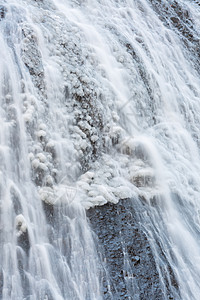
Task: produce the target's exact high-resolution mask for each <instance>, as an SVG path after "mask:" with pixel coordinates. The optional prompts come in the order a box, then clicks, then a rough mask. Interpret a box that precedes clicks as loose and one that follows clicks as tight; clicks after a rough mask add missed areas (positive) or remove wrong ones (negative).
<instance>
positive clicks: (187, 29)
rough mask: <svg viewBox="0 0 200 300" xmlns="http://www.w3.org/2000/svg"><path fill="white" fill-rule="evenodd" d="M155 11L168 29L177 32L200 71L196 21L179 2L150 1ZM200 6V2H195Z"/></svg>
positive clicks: (199, 49)
mask: <svg viewBox="0 0 200 300" xmlns="http://www.w3.org/2000/svg"><path fill="white" fill-rule="evenodd" d="M150 2H151V5H152V7H153V9H154V10H155V11H156V12H157V13H158V14H159V18H160V20H161V21H162V22H163V23H164V24H165V26H166V27H168V28H170V29H173V30H175V31H177V32H178V33H179V35H180V37H181V39H182V41H183V43H184V46H185V48H186V49H188V50H189V52H190V53H192V55H193V57H194V58H195V59H194V58H193V57H192V56H191V59H193V60H194V63H195V65H196V69H197V71H199V57H200V48H199V40H200V39H199V33H198V32H197V30H196V29H195V26H194V20H193V19H192V16H191V14H190V12H189V10H188V9H187V7H184V6H182V5H181V4H179V3H178V2H177V1H174V0H172V1H169V2H168V1H167V2H164V3H163V1H161V0H150ZM194 2H195V3H196V4H197V5H200V3H199V1H194Z"/></svg>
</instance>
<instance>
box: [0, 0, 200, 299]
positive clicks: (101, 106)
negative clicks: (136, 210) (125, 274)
mask: <svg viewBox="0 0 200 300" xmlns="http://www.w3.org/2000/svg"><path fill="white" fill-rule="evenodd" d="M199 15H200V7H199V5H198V3H197V1H188V0H178V1H168V2H167V1H162V3H161V2H160V1H156V0H154V1H153V0H151V1H150V0H149V1H148V0H137V1H130V0H119V1H115V0H107V1H104V0H98V1H94V0H85V1H81V0H59V1H58V0H53V1H50V0H43V1H32V0H28V1H27V0H26V1H25V0H19V1H15V0H7V1H3V2H2V4H1V5H0V48H1V58H0V101H1V106H0V124H1V127H0V197H1V210H0V222H1V230H0V253H1V256H0V268H1V269H0V274H3V275H2V276H1V278H0V280H1V282H2V283H1V285H0V286H2V290H0V293H1V294H0V298H1V299H4V300H7V299H13V300H17V299H27V300H28V299H31V300H32V299H56V300H58V299H74V300H75V299H87V300H89V299H91V300H93V299H102V298H103V292H102V291H101V288H100V285H101V284H100V282H101V274H100V271H99V268H98V266H99V264H100V262H99V258H98V257H97V254H96V250H95V246H94V241H93V238H92V233H91V230H90V228H89V225H88V223H87V219H86V216H85V209H88V208H89V207H93V206H95V205H103V204H105V203H107V202H112V203H117V202H118V201H120V199H126V198H135V199H136V198H137V199H138V198H139V199H142V200H141V201H144V202H145V205H146V206H145V209H146V214H144V215H143V216H141V220H142V221H141V222H142V223H143V226H144V230H145V232H146V234H147V236H148V238H149V241H150V243H151V247H152V249H153V253H154V256H155V260H156V263H157V269H158V270H159V274H160V281H161V282H162V283H163V297H164V299H167V292H166V290H165V281H164V278H165V277H166V276H170V274H169V271H167V270H165V269H163V267H162V262H161V260H160V258H159V251H158V247H160V248H161V249H162V250H163V252H164V253H165V257H166V260H167V261H168V263H169V265H170V267H171V268H172V269H173V272H174V274H175V277H176V280H177V282H178V286H179V293H180V299H182V300H183V299H184V300H187V299H188V300H191V299H197V300H198V299H199V295H200V284H199V277H200V264H199V261H200V234H199V232H200V216H199V213H200V202H199V195H200V175H199V174H200V156H199V154H200V153H199V146H200V143H199V126H200V89H199V87H200V77H199V74H200V72H199V57H200V53H199V28H200V22H199V20H200V18H199ZM166 274H167V275H166ZM133 294H134V291H133Z"/></svg>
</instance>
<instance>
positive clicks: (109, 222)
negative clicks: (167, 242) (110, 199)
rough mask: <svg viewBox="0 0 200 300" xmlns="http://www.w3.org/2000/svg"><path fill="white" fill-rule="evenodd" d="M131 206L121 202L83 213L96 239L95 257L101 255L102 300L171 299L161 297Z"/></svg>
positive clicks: (126, 202) (169, 297)
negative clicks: (103, 263) (97, 253)
mask: <svg viewBox="0 0 200 300" xmlns="http://www.w3.org/2000/svg"><path fill="white" fill-rule="evenodd" d="M133 202H134V200H121V201H120V202H119V203H118V204H110V203H108V204H106V205H104V206H100V207H95V208H91V209H89V210H88V212H87V216H88V218H89V220H90V222H91V227H92V229H93V231H94V232H95V234H96V235H97V240H98V242H97V243H98V252H99V255H100V256H102V255H103V258H102V259H103V261H104V262H105V265H104V266H102V268H103V269H104V271H103V278H104V279H103V282H102V284H103V289H104V299H114V300H115V299H116V300H118V299H143V300H147V299H148V300H149V299H152V300H156V299H157V300H161V299H175V298H174V296H173V295H172V294H173V293H172V291H169V290H168V292H167V293H166V294H167V295H166V294H165V295H164V292H163V287H162V286H161V283H160V279H159V274H158V271H157V268H156V263H155V260H154V257H153V254H152V250H151V248H150V244H149V242H148V239H147V237H146V234H145V233H144V231H143V228H142V224H141V223H140V222H139V217H138V215H137V214H138V213H137V212H136V210H135V209H134V203H133ZM102 253H103V254H102ZM106 274H109V277H108V276H107V275H106ZM106 277H107V279H106ZM166 297H167V298H166Z"/></svg>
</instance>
